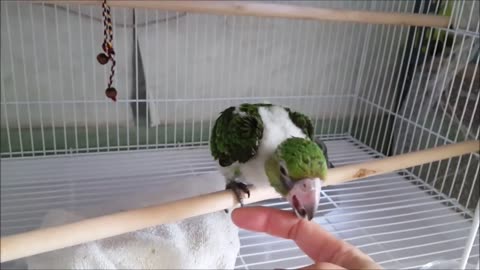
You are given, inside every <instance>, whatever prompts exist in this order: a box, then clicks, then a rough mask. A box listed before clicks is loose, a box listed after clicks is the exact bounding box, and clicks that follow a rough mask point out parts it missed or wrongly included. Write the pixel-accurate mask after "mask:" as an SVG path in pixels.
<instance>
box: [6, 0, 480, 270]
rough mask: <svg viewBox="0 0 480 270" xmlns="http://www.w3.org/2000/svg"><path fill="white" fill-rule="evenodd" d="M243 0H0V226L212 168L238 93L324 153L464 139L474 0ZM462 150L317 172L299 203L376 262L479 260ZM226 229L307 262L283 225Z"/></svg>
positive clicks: (474, 117)
mask: <svg viewBox="0 0 480 270" xmlns="http://www.w3.org/2000/svg"><path fill="white" fill-rule="evenodd" d="M257 3H262V4H256V3H254V2H246V1H241V2H223V3H222V4H219V3H213V2H210V3H201V4H198V3H192V2H188V1H187V2H184V1H179V2H177V3H176V4H172V3H171V2H168V1H167V2H164V1H158V2H148V1H139V2H136V3H135V1H111V8H109V9H107V10H105V9H104V7H102V1H90V2H89V1H75V2H70V3H65V2H60V1H58V2H57V1H46V2H40V1H31V2H29V1H2V3H1V115H2V116H1V235H2V237H3V236H8V235H14V234H18V233H23V232H27V231H31V230H34V229H37V228H39V227H41V226H42V223H43V224H44V219H45V216H46V215H47V214H48V213H49V211H51V210H54V209H63V210H65V211H74V210H75V209H94V210H96V211H97V212H95V214H92V215H100V214H106V213H113V212H118V211H121V210H125V209H131V208H135V207H139V206H141V205H148V204H149V203H154V202H156V201H155V200H156V199H158V197H169V198H176V197H182V196H186V195H185V194H186V193H185V194H183V195H182V190H183V189H182V188H177V189H175V191H174V192H172V190H171V189H169V188H166V187H167V186H169V185H177V186H181V187H184V186H187V185H190V184H189V183H187V182H186V180H184V179H187V178H189V179H195V178H197V177H201V176H202V175H206V174H209V173H212V172H215V171H216V170H217V167H216V165H215V161H214V160H213V158H212V157H211V155H210V152H209V148H208V145H209V137H210V132H211V130H212V125H213V123H214V121H215V119H216V118H217V116H218V114H219V112H221V111H222V110H223V109H225V108H227V107H228V106H233V105H239V104H241V103H254V102H255V103H258V102H269V103H274V104H278V105H283V106H287V107H289V108H291V109H294V110H297V111H300V112H303V113H305V114H307V115H308V116H309V117H311V119H312V121H313V124H314V133H315V136H316V137H317V138H319V139H322V140H323V141H324V142H325V144H326V145H327V147H328V154H329V158H330V161H331V162H332V163H333V164H334V165H335V166H336V167H341V166H343V165H347V164H353V163H358V162H364V161H371V160H376V159H381V158H384V157H388V156H394V155H400V154H405V153H409V152H414V151H418V150H423V149H427V148H432V147H436V146H441V145H446V144H453V143H457V142H463V141H467V140H472V139H474V140H478V138H479V130H480V129H479V127H480V118H479V115H480V113H479V112H478V108H479V106H478V103H479V97H480V95H479V89H480V84H479V82H480V80H479V76H480V75H479V71H478V66H479V59H480V55H479V52H480V49H479V45H480V41H479V36H480V35H479V25H480V19H479V14H480V12H478V10H479V8H480V4H479V2H478V1H467V0H464V1H448V0H437V1H435V0H416V1H413V0H412V1H302V2H300V1H269V2H266V1H263V2H257ZM263 4H265V5H263ZM325 10H327V11H328V12H325ZM348 12H350V13H348ZM107 15H108V16H111V17H110V18H111V19H110V20H109V19H106V18H105V17H106V16H107ZM414 15H415V16H414ZM409 16H410V17H409ZM108 25H111V31H112V32H113V35H110V30H109V29H108ZM105 27H106V28H105ZM105 29H106V30H105ZM108 38H110V41H111V44H113V48H114V50H115V51H114V54H110V53H111V52H109V51H108V50H106V51H105V52H104V53H105V54H106V55H105V56H106V57H107V58H110V59H113V58H114V60H115V65H114V66H112V63H111V62H110V61H109V62H108V63H107V64H106V65H101V64H99V62H98V61H97V55H98V54H99V53H101V52H102V51H103V49H104V48H105V46H104V44H105V40H106V42H107V43H109V40H108ZM107 49H108V48H107ZM107 60H108V59H107ZM112 71H113V72H112ZM109 80H112V81H111V84H109V82H110V81H109ZM107 87H114V88H115V89H116V93H117V95H116V100H115V101H114V100H112V99H110V98H109V97H108V96H106V95H108V91H107V92H106V88H107ZM110 97H111V96H110ZM472 152H473V153H471V154H465V155H461V156H457V157H452V158H449V159H444V160H440V161H435V162H431V163H428V164H423V165H419V166H415V167H410V168H405V169H402V170H397V171H394V172H392V173H387V174H382V175H378V176H372V177H367V178H365V179H362V180H356V181H352V182H347V183H343V184H339V185H335V186H331V187H326V188H325V189H324V190H323V191H322V197H321V201H320V206H319V209H318V212H317V214H316V217H315V218H314V221H315V222H317V223H319V224H320V225H322V226H323V227H324V228H326V229H327V230H329V231H330V232H332V233H333V234H334V235H336V236H337V237H339V238H342V239H344V240H346V241H348V242H350V243H352V244H354V245H356V246H357V247H358V248H360V249H361V250H362V251H364V252H365V253H367V254H369V255H370V256H371V257H372V258H373V259H374V260H375V261H377V262H378V263H379V264H381V265H382V266H383V267H385V268H406V269H415V268H417V269H418V268H420V267H422V266H425V265H426V264H428V263H430V262H434V261H438V260H447V261H449V262H454V263H457V265H458V266H462V267H465V266H466V265H468V266H470V267H474V266H476V267H477V268H476V269H478V262H479V252H478V245H479V236H478V233H477V231H478V208H479V207H478V201H479V181H478V178H479V175H478V174H479V168H480V165H479V155H478V151H477V152H475V149H472ZM204 187H205V186H199V185H198V184H197V185H196V186H193V189H197V188H198V189H202V188H204ZM208 191H212V190H208ZM175 192H177V193H175ZM145 194H149V195H148V196H147V195H145ZM132 198H137V199H138V200H136V201H135V200H133V199H132ZM119 201H122V203H119ZM115 202H117V203H115ZM105 204H109V207H104V208H102V209H99V205H105ZM258 204H260V205H266V206H270V207H276V208H280V209H288V208H289V205H288V204H287V202H285V201H284V200H282V199H272V200H267V201H262V202H259V203H258ZM102 207H103V206H102ZM475 209H477V215H476V216H475V217H474V212H475ZM44 225H45V224H44ZM89 229H90V228H85V230H89ZM91 229H94V228H91ZM239 241H240V248H239V252H238V256H237V259H236V262H235V269H252V268H253V269H257V268H268V269H273V268H296V267H301V266H305V265H308V264H310V263H312V261H311V259H310V258H308V257H307V256H306V255H305V254H303V253H302V252H301V250H299V249H298V247H296V246H295V244H294V243H293V242H292V241H290V240H285V239H280V238H275V237H271V236H268V235H265V234H261V233H254V232H249V231H245V230H240V232H239ZM4 267H5V268H9V267H12V268H22V267H26V264H25V261H24V259H18V260H14V261H10V262H5V263H4V264H2V268H4Z"/></svg>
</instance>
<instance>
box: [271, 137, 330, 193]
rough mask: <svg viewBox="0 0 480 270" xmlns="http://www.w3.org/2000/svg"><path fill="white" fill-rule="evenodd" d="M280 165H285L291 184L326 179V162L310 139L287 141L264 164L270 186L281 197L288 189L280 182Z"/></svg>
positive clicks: (318, 148) (320, 150)
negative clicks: (313, 179)
mask: <svg viewBox="0 0 480 270" xmlns="http://www.w3.org/2000/svg"><path fill="white" fill-rule="evenodd" d="M280 164H285V166H286V169H287V172H288V177H289V179H290V180H291V181H292V182H293V183H295V182H296V181H300V180H302V179H305V178H320V179H323V180H324V179H326V177H327V170H328V167H327V161H326V158H325V156H324V154H323V152H322V149H321V148H320V147H319V146H318V145H317V144H316V143H315V142H313V141H311V140H310V139H304V138H290V139H287V140H286V141H284V142H283V143H282V144H280V145H279V147H278V149H277V151H275V154H274V155H273V156H272V157H271V158H270V159H268V160H267V162H266V163H265V170H266V174H267V176H268V179H269V181H270V184H271V186H272V187H273V188H274V189H275V190H276V191H277V192H279V193H280V194H281V195H286V194H287V193H288V188H287V187H286V186H285V184H284V183H282V181H281V177H280Z"/></svg>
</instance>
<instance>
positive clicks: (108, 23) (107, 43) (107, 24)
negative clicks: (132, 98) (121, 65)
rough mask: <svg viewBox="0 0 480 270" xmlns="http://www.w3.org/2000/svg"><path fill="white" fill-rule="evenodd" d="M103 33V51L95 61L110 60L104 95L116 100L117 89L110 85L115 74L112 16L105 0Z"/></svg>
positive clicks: (106, 61)
mask: <svg viewBox="0 0 480 270" xmlns="http://www.w3.org/2000/svg"><path fill="white" fill-rule="evenodd" d="M102 6H103V13H102V16H103V26H104V30H103V35H104V40H103V44H102V50H103V53H99V54H98V55H97V61H98V62H99V63H100V64H101V65H105V64H107V63H108V61H112V66H111V68H110V77H109V79H108V87H107V89H106V90H105V95H106V96H107V97H108V98H110V99H111V100H113V101H117V90H116V89H115V87H112V84H113V75H114V74H115V64H116V61H115V50H114V49H113V43H112V41H113V28H112V16H111V14H110V7H109V6H108V5H107V0H104V1H103V4H102Z"/></svg>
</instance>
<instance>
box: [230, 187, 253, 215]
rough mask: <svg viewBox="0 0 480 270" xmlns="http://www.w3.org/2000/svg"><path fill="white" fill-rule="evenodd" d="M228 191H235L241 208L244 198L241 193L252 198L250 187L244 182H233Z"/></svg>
mask: <svg viewBox="0 0 480 270" xmlns="http://www.w3.org/2000/svg"><path fill="white" fill-rule="evenodd" d="M226 189H231V190H233V192H234V193H235V196H236V197H237V200H238V201H239V202H240V207H243V196H242V194H241V192H240V191H242V192H243V193H245V194H247V196H248V198H250V189H249V188H248V185H246V184H244V183H242V182H237V181H231V182H230V183H228V184H227V186H226ZM227 213H228V212H227Z"/></svg>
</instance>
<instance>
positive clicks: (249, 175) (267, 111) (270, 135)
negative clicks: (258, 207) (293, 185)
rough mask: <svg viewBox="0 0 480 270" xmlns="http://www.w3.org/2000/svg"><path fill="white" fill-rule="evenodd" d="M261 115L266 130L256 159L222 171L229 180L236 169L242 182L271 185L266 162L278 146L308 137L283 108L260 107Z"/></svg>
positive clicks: (235, 164)
mask: <svg viewBox="0 0 480 270" xmlns="http://www.w3.org/2000/svg"><path fill="white" fill-rule="evenodd" d="M259 114H260V117H261V118H262V121H263V126H264V130H263V137H262V139H261V140H260V143H259V148H258V151H257V154H256V155H255V157H254V158H252V159H251V160H249V161H248V162H246V163H243V164H240V163H238V162H236V163H234V164H232V165H231V166H229V167H227V168H223V169H222V172H223V174H224V175H225V176H226V177H227V178H230V177H231V176H232V173H233V171H234V170H235V169H239V170H240V172H241V175H242V178H243V179H242V181H245V182H246V183H248V184H253V185H255V186H263V185H269V182H268V178H267V175H266V173H265V161H267V159H268V158H269V157H270V156H271V155H272V154H273V153H274V152H275V150H276V149H277V147H278V145H280V144H281V143H282V142H283V141H285V140H286V139H288V138H291V137H300V138H305V137H306V135H305V133H303V131H302V130H301V129H299V128H298V127H297V126H295V124H294V123H293V122H292V120H291V119H290V117H289V115H288V112H287V111H286V110H285V109H284V108H282V107H278V106H271V107H260V108H259Z"/></svg>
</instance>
